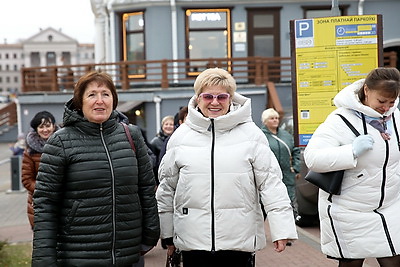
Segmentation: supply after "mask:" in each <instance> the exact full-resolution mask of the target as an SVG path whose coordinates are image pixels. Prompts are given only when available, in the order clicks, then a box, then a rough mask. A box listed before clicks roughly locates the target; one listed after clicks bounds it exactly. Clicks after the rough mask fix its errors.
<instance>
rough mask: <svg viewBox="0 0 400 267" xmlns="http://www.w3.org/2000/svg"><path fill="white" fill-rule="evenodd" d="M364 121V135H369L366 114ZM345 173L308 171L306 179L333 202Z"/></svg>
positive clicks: (350, 125) (338, 192) (347, 122)
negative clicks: (333, 196) (326, 194)
mask: <svg viewBox="0 0 400 267" xmlns="http://www.w3.org/2000/svg"><path fill="white" fill-rule="evenodd" d="M337 115H339V116H340V117H341V118H342V120H343V121H344V122H345V123H346V124H347V126H348V127H349V128H350V129H351V131H352V132H353V133H354V134H355V135H356V136H359V135H360V133H359V132H358V131H357V130H356V129H355V128H354V126H353V125H352V124H351V123H350V122H349V121H348V120H347V119H346V118H345V117H344V116H343V115H341V114H337ZM362 120H363V126H364V133H365V134H367V126H366V122H365V117H364V114H362ZM344 171H345V170H339V171H332V172H324V173H319V172H313V171H308V173H307V175H306V177H304V179H305V180H306V181H308V182H310V183H312V184H314V185H316V186H317V187H319V188H321V189H322V190H324V191H325V192H327V193H329V194H330V195H329V198H328V200H329V201H331V198H332V195H340V192H341V186H342V180H343V174H344Z"/></svg>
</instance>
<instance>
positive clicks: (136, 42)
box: [122, 11, 146, 78]
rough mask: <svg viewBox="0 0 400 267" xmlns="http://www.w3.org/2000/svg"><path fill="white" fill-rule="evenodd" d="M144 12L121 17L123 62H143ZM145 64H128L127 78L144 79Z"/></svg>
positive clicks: (126, 14)
mask: <svg viewBox="0 0 400 267" xmlns="http://www.w3.org/2000/svg"><path fill="white" fill-rule="evenodd" d="M144 25H145V24H144V12H142V11H140V12H133V13H125V14H123V15H122V30H123V53H124V54H123V59H124V61H143V60H145V44H144ZM145 73H146V68H145V64H143V63H137V64H129V65H128V74H129V78H143V77H145Z"/></svg>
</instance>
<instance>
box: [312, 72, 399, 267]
mask: <svg viewBox="0 0 400 267" xmlns="http://www.w3.org/2000/svg"><path fill="white" fill-rule="evenodd" d="M399 92H400V73H399V71H398V70H397V69H395V68H376V69H374V70H372V71H371V72H370V73H369V74H368V75H367V77H366V79H362V80H359V81H356V82H354V83H353V84H351V85H349V86H347V87H346V88H344V89H343V90H341V91H340V92H339V93H338V94H337V95H336V96H335V98H334V103H335V105H336V107H337V109H336V110H335V111H333V112H332V113H331V114H330V115H329V116H328V117H327V118H326V120H325V122H323V123H322V124H321V125H320V126H319V127H318V128H317V130H316V131H315V132H314V134H313V136H312V137H311V139H310V141H309V143H308V145H307V147H306V149H305V152H304V158H305V162H306V165H307V166H308V167H309V168H310V169H311V170H313V171H316V172H328V171H336V170H343V169H345V170H346V171H345V172H344V177H343V182H342V188H341V194H340V195H333V196H332V198H329V195H328V193H326V192H324V191H322V190H319V204H318V205H319V216H320V223H321V247H322V252H323V253H324V254H326V255H327V256H328V257H330V258H335V259H338V261H339V266H340V267H350V266H351V267H361V266H362V265H363V262H364V259H365V258H376V259H377V261H378V263H379V264H380V266H385V267H386V266H391V267H394V266H400V167H399V166H400V165H399V161H400V140H399V134H400V132H399V131H400V113H399V110H398V108H397V106H398V103H399V100H398V97H399ZM336 114H341V115H343V116H344V117H346V118H347V119H348V120H349V121H350V123H351V124H352V125H353V126H354V127H355V128H356V129H357V130H358V132H359V133H361V135H360V136H358V137H356V136H355V134H354V133H353V132H352V131H351V130H350V128H349V127H347V126H346V124H345V123H344V121H343V120H342V119H341V118H340V117H339V116H338V115H336ZM364 127H365V128H366V132H367V134H364V133H365V131H364Z"/></svg>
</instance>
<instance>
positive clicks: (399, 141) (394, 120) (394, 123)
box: [392, 112, 400, 151]
mask: <svg viewBox="0 0 400 267" xmlns="http://www.w3.org/2000/svg"><path fill="white" fill-rule="evenodd" d="M392 120H393V127H394V132H395V133H396V138H397V146H398V147H399V151H400V139H399V132H398V131H397V125H396V119H395V117H394V112H393V114H392Z"/></svg>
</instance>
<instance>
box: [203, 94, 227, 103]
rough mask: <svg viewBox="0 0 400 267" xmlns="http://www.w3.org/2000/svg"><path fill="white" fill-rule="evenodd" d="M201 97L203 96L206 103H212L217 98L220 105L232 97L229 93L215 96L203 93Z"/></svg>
mask: <svg viewBox="0 0 400 267" xmlns="http://www.w3.org/2000/svg"><path fill="white" fill-rule="evenodd" d="M199 96H201V97H202V98H203V99H204V101H207V102H212V101H213V100H214V98H216V99H217V101H218V102H220V103H225V102H226V101H227V100H228V99H229V97H230V95H229V94H227V93H224V94H219V95H213V94H209V93H201V94H200V95H199Z"/></svg>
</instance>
